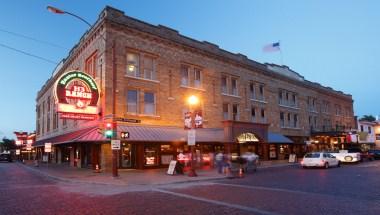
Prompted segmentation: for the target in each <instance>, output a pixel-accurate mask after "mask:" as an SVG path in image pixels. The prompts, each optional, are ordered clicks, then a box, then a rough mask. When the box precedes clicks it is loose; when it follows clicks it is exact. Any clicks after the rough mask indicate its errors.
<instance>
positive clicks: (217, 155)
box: [215, 152, 224, 174]
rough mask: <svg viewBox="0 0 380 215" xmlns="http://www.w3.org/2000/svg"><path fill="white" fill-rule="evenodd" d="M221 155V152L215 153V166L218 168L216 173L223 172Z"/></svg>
mask: <svg viewBox="0 0 380 215" xmlns="http://www.w3.org/2000/svg"><path fill="white" fill-rule="evenodd" d="M223 157H224V156H223V153H222V152H218V154H216V155H215V161H216V166H217V168H218V173H220V174H222V173H223Z"/></svg>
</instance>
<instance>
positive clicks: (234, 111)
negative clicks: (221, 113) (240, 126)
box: [232, 104, 239, 121]
mask: <svg viewBox="0 0 380 215" xmlns="http://www.w3.org/2000/svg"><path fill="white" fill-rule="evenodd" d="M232 120H234V121H238V120H239V105H238V104H233V105H232Z"/></svg>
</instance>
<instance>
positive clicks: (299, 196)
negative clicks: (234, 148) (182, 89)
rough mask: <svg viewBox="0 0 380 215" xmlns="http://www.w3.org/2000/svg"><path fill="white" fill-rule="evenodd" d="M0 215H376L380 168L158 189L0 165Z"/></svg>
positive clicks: (294, 172) (291, 171) (274, 174)
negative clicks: (65, 179) (72, 179)
mask: <svg viewBox="0 0 380 215" xmlns="http://www.w3.org/2000/svg"><path fill="white" fill-rule="evenodd" d="M0 214H42V215H43V214H144V215H146V214H149V215H151V214H176V215H178V214H193V215H194V214H271V215H272V214H292V215H293V214H307V215H312V214H318V215H319V214H344V215H346V214H365V215H370V214H376V215H378V214H380V161H373V162H363V163H360V164H357V165H343V167H341V168H332V169H327V170H325V169H302V168H299V167H297V166H291V167H280V168H267V169H260V170H259V171H258V172H256V173H253V174H252V173H251V174H247V175H245V177H244V178H240V179H226V180H216V181H207V182H198V183H192V184H173V185H166V186H155V187H148V186H145V187H135V188H133V187H128V188H126V187H118V186H111V185H110V186H104V185H102V186H101V185H90V184H73V183H62V182H58V181H53V180H51V179H48V178H45V177H43V176H40V175H37V173H33V172H30V171H29V170H27V169H25V168H24V167H22V166H21V165H20V164H15V163H0Z"/></svg>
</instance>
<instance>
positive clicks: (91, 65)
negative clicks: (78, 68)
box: [84, 52, 97, 77]
mask: <svg viewBox="0 0 380 215" xmlns="http://www.w3.org/2000/svg"><path fill="white" fill-rule="evenodd" d="M96 59H97V54H96V52H95V53H93V54H92V55H91V56H90V57H88V58H87V59H86V62H85V66H84V70H85V71H86V73H87V74H89V75H90V76H91V77H95V76H96Z"/></svg>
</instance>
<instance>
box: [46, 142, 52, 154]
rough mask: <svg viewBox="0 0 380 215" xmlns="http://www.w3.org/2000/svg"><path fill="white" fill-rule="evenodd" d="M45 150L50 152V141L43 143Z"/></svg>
mask: <svg viewBox="0 0 380 215" xmlns="http://www.w3.org/2000/svg"><path fill="white" fill-rule="evenodd" d="M45 152H51V143H45Z"/></svg>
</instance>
